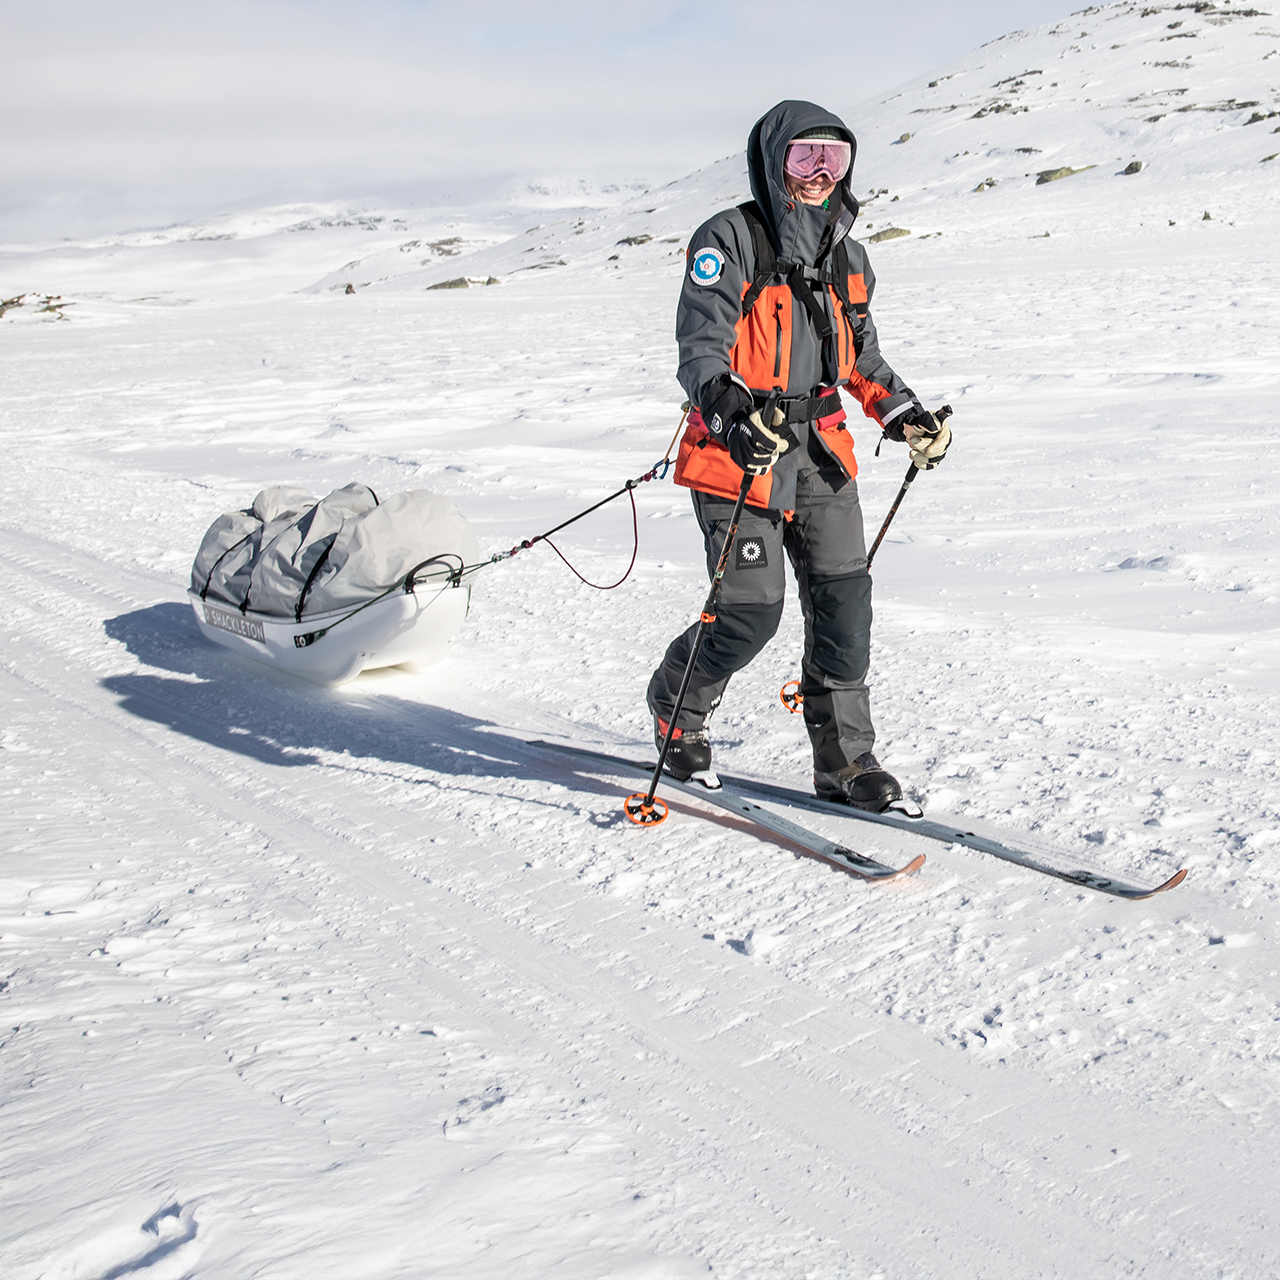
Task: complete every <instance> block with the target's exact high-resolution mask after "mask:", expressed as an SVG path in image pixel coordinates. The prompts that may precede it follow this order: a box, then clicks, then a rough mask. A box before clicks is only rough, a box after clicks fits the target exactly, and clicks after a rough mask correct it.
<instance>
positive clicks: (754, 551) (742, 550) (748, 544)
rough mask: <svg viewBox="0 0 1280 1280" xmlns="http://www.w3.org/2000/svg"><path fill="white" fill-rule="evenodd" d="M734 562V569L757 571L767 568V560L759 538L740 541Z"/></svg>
mask: <svg viewBox="0 0 1280 1280" xmlns="http://www.w3.org/2000/svg"><path fill="white" fill-rule="evenodd" d="M736 561H737V563H736V565H735V567H736V568H738V569H759V568H762V567H764V566H767V565H768V563H769V559H768V557H767V556H766V555H765V553H764V543H763V542H761V541H760V539H759V538H742V539H740V540H739V542H738V554H737V557H736Z"/></svg>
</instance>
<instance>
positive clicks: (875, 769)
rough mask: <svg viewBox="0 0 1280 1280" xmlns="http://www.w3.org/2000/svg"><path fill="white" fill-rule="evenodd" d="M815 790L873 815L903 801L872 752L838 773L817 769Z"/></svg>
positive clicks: (814, 780)
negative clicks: (868, 811) (897, 801)
mask: <svg viewBox="0 0 1280 1280" xmlns="http://www.w3.org/2000/svg"><path fill="white" fill-rule="evenodd" d="M673 745H674V744H673ZM813 789H814V790H815V791H816V792H817V793H818V799H819V800H835V801H836V802H838V803H840V804H848V805H852V806H853V807H854V808H855V809H870V810H871V812H872V813H883V812H884V811H885V810H886V809H887V808H888V807H889V806H890V805H891V804H893V802H894V801H895V800H901V799H902V788H901V787H900V786H899V785H898V780H897V778H895V777H894V776H893V774H891V773H888V772H886V771H885V770H884V769H882V768H881V767H880V761H879V760H877V759H876V758H875V756H874V755H872V754H871V752H870V751H864V752H863V753H862V754H861V755H860V756H859V757H858V758H857V759H856V760H855V761H854V762H853V763H852V764H847V765H845V767H844V768H843V769H839V770H837V771H836V772H835V773H824V772H822V770H820V769H815V770H814V771H813Z"/></svg>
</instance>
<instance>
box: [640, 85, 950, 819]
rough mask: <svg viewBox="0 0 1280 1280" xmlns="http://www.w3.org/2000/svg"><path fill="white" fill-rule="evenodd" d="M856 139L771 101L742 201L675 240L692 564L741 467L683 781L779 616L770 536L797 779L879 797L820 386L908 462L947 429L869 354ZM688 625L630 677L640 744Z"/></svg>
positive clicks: (680, 729) (683, 651) (851, 566)
mask: <svg viewBox="0 0 1280 1280" xmlns="http://www.w3.org/2000/svg"><path fill="white" fill-rule="evenodd" d="M856 150H857V141H856V139H855V138H854V136H853V134H852V133H851V132H850V130H849V129H848V128H847V127H846V126H845V124H844V123H843V121H841V120H840V119H839V118H838V117H837V116H835V115H832V114H831V113H830V112H829V111H825V110H824V109H823V108H821V107H819V106H816V105H814V104H813V103H811V102H798V101H788V102H781V103H779V104H778V105H777V106H776V107H774V108H773V109H772V110H771V111H769V112H768V113H767V114H766V115H765V116H763V117H762V118H761V119H760V120H759V121H758V122H757V123H756V125H755V127H754V128H753V129H752V131H751V135H750V137H749V139H748V141H747V169H748V174H749V176H750V181H751V193H752V195H753V196H754V197H755V199H754V201H753V202H748V203H747V204H744V205H740V206H738V207H737V208H735V209H727V210H725V211H723V212H721V213H717V214H716V215H715V216H714V217H712V218H711V219H710V220H709V221H708V222H706V223H704V224H703V225H702V226H701V227H699V228H698V230H697V231H696V232H695V233H694V236H693V239H692V241H691V242H690V245H689V251H688V258H687V263H688V271H687V272H686V275H685V280H684V284H683V288H682V290H681V294H680V302H679V306H678V309H677V314H676V338H677V340H678V342H679V348H680V365H679V369H678V373H677V376H678V378H679V380H680V384H681V385H682V386H683V387H684V389H685V391H686V392H687V393H688V396H689V403H690V405H691V406H693V407H692V408H691V410H690V413H689V416H688V420H687V425H686V429H685V433H684V437H683V439H682V440H681V444H680V452H679V458H678V461H677V464H676V473H675V480H676V483H677V484H681V485H684V486H686V487H687V488H689V489H690V490H692V495H691V496H692V499H693V507H694V513H695V515H696V516H697V519H698V524H699V527H700V528H701V530H702V534H703V539H704V543H705V548H706V555H707V566H708V570H709V572H711V573H714V570H715V566H716V564H717V562H718V560H719V557H720V553H721V550H722V548H723V544H724V538H725V535H726V532H727V529H726V525H727V521H728V518H729V516H730V513H731V511H732V508H733V506H734V502H735V500H736V498H737V496H738V493H739V491H740V488H741V485H742V483H743V480H744V476H745V474H746V473H750V474H751V475H752V476H753V477H755V478H754V479H753V480H752V483H751V488H750V490H749V492H748V496H747V505H746V506H745V507H744V508H743V512H742V518H741V521H740V523H739V526H738V537H737V541H736V542H735V544H734V546H733V549H732V552H731V555H730V559H729V563H728V566H727V568H726V571H725V575H724V578H723V581H722V585H721V589H720V596H719V601H718V605H717V612H716V617H715V621H714V622H713V623H712V624H711V625H710V627H709V629H708V632H707V634H706V636H705V639H704V642H703V646H702V649H701V651H700V653H699V655H698V658H697V661H696V663H695V664H694V667H693V670H692V673H691V679H690V682H689V687H688V690H687V693H686V696H685V700H684V702H683V704H682V705H681V707H680V709H679V713H678V715H676V725H675V730H674V732H673V734H672V740H671V744H670V747H669V749H668V754H667V757H666V760H665V768H667V769H668V770H669V771H670V772H671V773H672V774H673V775H674V776H675V777H677V778H682V779H684V778H689V777H691V776H693V775H694V774H696V773H698V772H700V771H704V770H708V769H709V768H710V767H711V740H710V736H709V733H708V730H707V724H708V720H709V718H710V716H711V713H712V712H713V711H714V710H715V708H716V707H717V706H718V705H719V702H720V699H721V698H722V697H723V695H724V691H725V688H726V686H727V685H728V683H729V679H730V677H731V676H732V675H733V674H734V672H736V671H740V670H742V668H743V667H745V666H746V665H747V664H748V663H749V662H751V660H752V659H753V658H754V657H755V656H756V655H757V654H758V653H759V652H760V651H761V649H763V648H764V646H765V644H767V643H768V641H769V640H770V638H771V637H772V636H773V634H774V632H775V631H776V630H777V628H778V623H779V621H780V620H781V618H782V605H783V595H784V575H783V564H782V554H783V552H784V550H785V552H786V554H787V556H788V558H789V559H790V561H791V565H792V569H793V571H794V573H795V577H796V584H797V587H798V589H799V595H800V604H801V608H802V610H803V614H804V624H805V644H804V658H803V663H802V667H801V681H800V692H801V694H802V696H803V699H804V720H805V727H806V729H807V730H808V733H809V738H810V741H811V744H812V748H813V764H814V789H815V791H816V792H817V794H818V795H819V796H822V797H823V798H826V799H835V800H841V801H844V802H846V803H849V804H852V805H856V806H858V807H859V808H866V809H873V810H882V809H885V808H887V807H888V806H889V805H890V804H892V803H893V802H894V801H895V800H899V799H901V797H902V789H901V787H900V786H899V785H898V782H897V780H896V779H895V778H894V777H893V776H892V775H891V774H889V773H888V772H887V771H886V770H885V769H883V768H882V767H881V765H880V763H879V762H878V761H877V759H876V757H875V755H874V753H873V750H872V748H873V747H874V745H875V729H874V728H873V726H872V722H871V710H870V698H869V695H868V691H867V669H868V665H869V662H870V634H871V577H870V574H869V573H868V572H867V553H866V542H865V537H864V532H863V523H862V509H861V507H860V505H859V502H858V486H857V483H856V480H855V477H856V476H857V471H858V467H857V461H856V459H855V458H854V453H853V440H852V437H851V436H850V435H849V433H848V431H847V430H846V428H845V426H844V422H845V412H844V409H843V407H842V405H841V400H840V395H839V391H838V390H837V388H838V387H841V386H842V387H844V389H845V390H846V391H847V392H848V393H849V394H851V395H852V396H853V397H854V398H855V399H856V400H857V401H858V402H859V404H861V406H862V409H863V412H864V413H865V414H866V415H867V416H868V417H869V418H871V419H872V420H873V421H874V422H876V423H877V425H878V426H879V427H880V429H881V430H882V432H883V434H884V436H886V437H888V438H889V439H890V440H895V441H900V442H905V443H907V444H908V445H909V446H910V449H911V458H912V461H913V462H914V463H915V465H916V466H917V467H920V468H922V469H929V468H932V467H934V466H936V465H937V464H938V463H939V462H941V461H942V458H943V457H944V456H945V454H946V452H947V449H948V447H949V445H950V441H951V432H950V429H949V428H948V426H947V425H946V423H945V421H940V420H939V419H936V418H935V417H934V416H933V415H932V414H931V413H929V411H928V410H926V409H925V408H924V406H923V405H922V404H921V403H920V401H919V400H918V399H917V397H916V396H915V394H914V393H913V392H912V391H911V389H910V388H909V387H907V386H906V384H905V383H904V382H903V381H902V379H901V378H899V377H898V375H897V374H896V373H895V372H894V371H893V369H891V368H890V367H889V364H888V363H887V362H886V360H885V358H884V356H883V355H882V354H881V352H880V346H879V342H878V339H877V336H876V329H875V325H874V324H873V323H872V320H871V316H870V313H869V312H868V309H867V308H868V305H869V303H870V301H871V297H872V294H873V292H874V290H875V277H874V275H873V273H872V271H871V267H870V265H869V264H868V262H867V258H866V253H865V251H864V249H863V247H862V245H860V244H858V243H857V242H856V241H854V240H853V239H852V238H851V236H850V232H851V230H852V228H853V224H854V220H855V218H856V217H857V216H858V202H857V200H856V199H855V198H854V196H853V190H852V186H851V179H850V175H851V171H852V168H853V160H854V156H855V153H856ZM764 411H768V416H769V419H770V420H769V421H765V418H764V416H763V415H764ZM697 631H698V624H694V626H692V627H690V628H689V629H688V630H687V631H685V632H683V633H682V634H680V635H678V636H677V637H676V638H675V639H674V640H673V641H672V642H671V644H670V645H669V646H668V648H667V651H666V654H665V656H664V657H663V659H662V661H661V662H660V663H659V665H658V668H657V670H656V671H654V673H653V676H652V678H651V679H650V681H649V687H648V692H647V701H648V705H649V709H650V711H651V712H652V713H653V719H654V737H655V740H656V742H657V745H658V748H659V750H661V747H662V743H663V741H664V740H665V738H666V736H667V732H668V728H669V724H670V720H671V717H672V714H673V712H674V711H675V708H676V700H677V697H678V693H679V689H680V684H681V680H682V677H683V675H684V671H685V667H686V665H687V662H688V658H689V655H690V653H691V647H692V645H693V643H694V638H695V636H696V633H697Z"/></svg>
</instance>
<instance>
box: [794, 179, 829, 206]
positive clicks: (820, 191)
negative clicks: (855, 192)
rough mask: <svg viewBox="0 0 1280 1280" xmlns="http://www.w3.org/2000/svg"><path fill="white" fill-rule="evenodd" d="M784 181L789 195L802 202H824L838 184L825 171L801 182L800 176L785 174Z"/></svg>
mask: <svg viewBox="0 0 1280 1280" xmlns="http://www.w3.org/2000/svg"><path fill="white" fill-rule="evenodd" d="M783 181H784V182H785V183H786V187H787V195H789V196H790V197H791V198H792V199H793V200H799V201H800V203H801V204H822V203H823V202H824V201H825V200H826V199H827V197H828V196H830V195H831V193H832V192H833V191H834V190H835V189H836V184H835V183H834V182H833V181H832V180H831V179H830V178H829V177H828V176H827V175H826V174H825V173H820V174H818V175H817V177H815V178H810V179H809V180H808V182H801V181H800V180H799V179H798V178H793V177H792V176H791V175H790V174H785V175H784V176H783Z"/></svg>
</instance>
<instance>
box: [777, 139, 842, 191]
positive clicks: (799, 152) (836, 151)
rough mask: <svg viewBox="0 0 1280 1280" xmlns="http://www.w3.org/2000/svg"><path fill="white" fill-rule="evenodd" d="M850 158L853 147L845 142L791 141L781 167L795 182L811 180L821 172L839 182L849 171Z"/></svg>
mask: <svg viewBox="0 0 1280 1280" xmlns="http://www.w3.org/2000/svg"><path fill="white" fill-rule="evenodd" d="M852 159H853V148H852V147H851V146H850V145H849V143H847V142H817V141H814V142H809V141H800V142H792V143H789V144H788V145H787V154H786V158H785V159H784V160H783V162H782V168H783V171H784V172H785V173H786V175H787V177H788V178H795V180H796V181H797V182H812V181H813V179H814V178H816V177H818V175H819V174H823V173H825V174H826V175H827V177H828V178H830V179H831V181H832V182H839V181H840V179H841V178H843V177H844V175H845V174H846V173H848V172H849V164H850V161H851V160H852Z"/></svg>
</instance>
